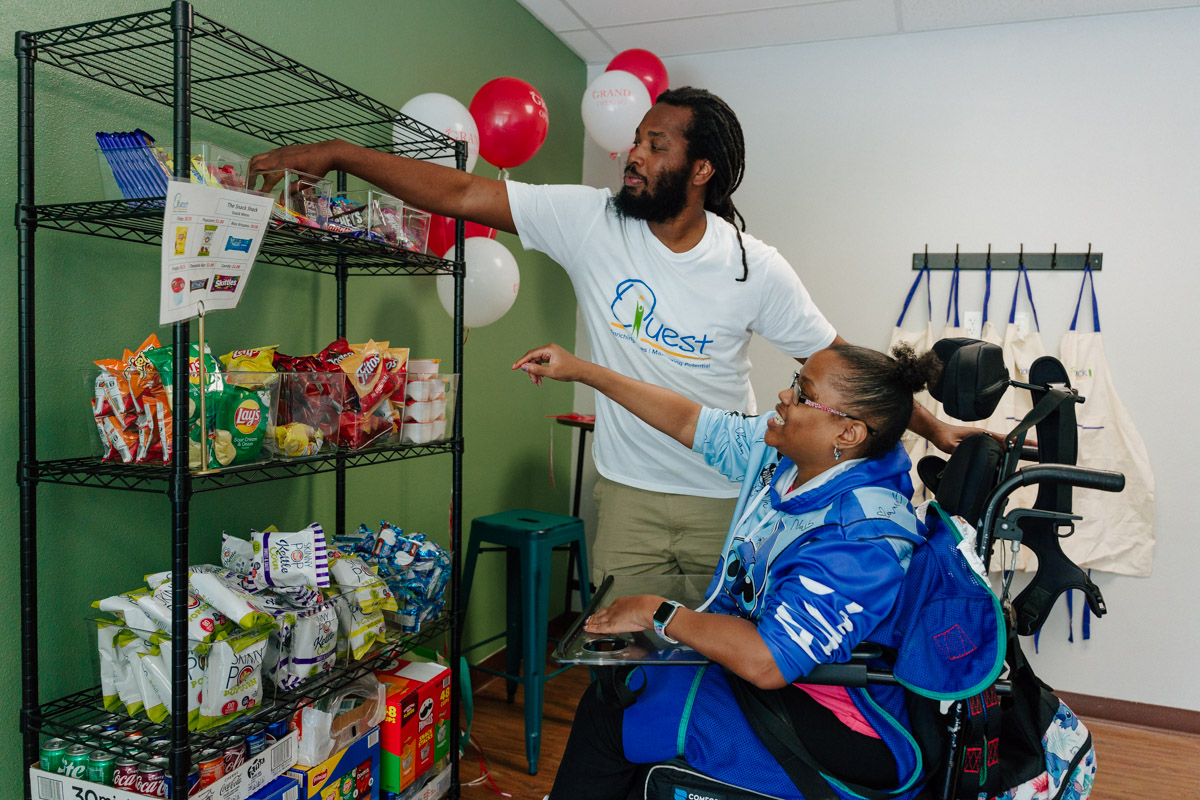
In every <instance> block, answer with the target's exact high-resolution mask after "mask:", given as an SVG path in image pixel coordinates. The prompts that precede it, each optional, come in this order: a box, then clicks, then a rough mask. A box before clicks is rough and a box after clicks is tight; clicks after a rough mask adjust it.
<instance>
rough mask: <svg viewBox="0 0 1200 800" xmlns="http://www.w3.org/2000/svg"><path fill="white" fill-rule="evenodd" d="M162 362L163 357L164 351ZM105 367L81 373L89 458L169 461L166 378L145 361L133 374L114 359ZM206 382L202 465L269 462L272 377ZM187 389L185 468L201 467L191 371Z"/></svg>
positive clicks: (216, 377) (275, 381) (219, 376)
mask: <svg viewBox="0 0 1200 800" xmlns="http://www.w3.org/2000/svg"><path fill="white" fill-rule="evenodd" d="M164 358H165V359H169V358H170V355H169V351H168V352H167V354H166V355H165V356H164ZM210 360H211V359H210ZM104 363H108V366H107V367H106V366H103V365H98V366H97V367H92V368H89V369H86V370H84V372H83V378H82V380H83V382H84V384H85V386H86V392H87V394H88V395H89V396H90V397H91V407H92V421H93V423H94V427H95V430H96V437H95V438H94V440H93V441H94V442H96V454H97V455H98V456H99V457H100V459H101V460H103V461H112V462H117V463H125V464H134V463H143V464H164V463H170V461H171V447H172V445H173V442H174V440H173V438H172V436H173V430H174V418H173V416H172V413H171V402H172V395H171V382H170V379H169V378H168V379H166V380H164V379H163V378H162V376H161V374H160V372H159V370H158V369H157V368H155V367H154V366H153V365H149V364H146V365H143V367H142V368H141V369H137V368H130V367H128V366H127V365H122V366H120V367H119V368H118V364H120V362H116V361H114V362H101V364H104ZM213 363H214V365H215V362H213ZM160 366H163V367H165V364H162V363H160ZM206 378H207V390H206V391H205V396H204V404H205V412H206V414H207V416H208V447H207V448H206V449H207V452H208V459H207V463H206V464H204V465H203V466H204V467H206V468H210V469H219V468H221V467H230V466H237V465H240V464H252V463H255V462H259V461H266V460H269V459H270V458H271V453H272V449H271V448H269V447H265V446H264V445H265V444H266V443H267V442H268V441H270V440H271V439H272V438H273V435H274V427H275V408H276V406H277V405H278V402H279V400H278V398H279V383H280V382H279V376H278V374H276V373H274V372H227V371H221V370H213V371H212V372H208V373H207V374H206ZM189 384H190V385H189V387H188V393H189V397H190V411H191V429H190V432H189V433H190V439H191V447H190V451H189V457H190V461H191V466H192V468H193V469H200V468H201V466H202V465H201V459H202V457H203V456H202V454H201V447H200V427H201V426H200V376H199V373H198V372H197V373H196V374H195V375H194V376H193V377H192V378H191V379H190V381H189Z"/></svg>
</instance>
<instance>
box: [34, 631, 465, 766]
mask: <svg viewBox="0 0 1200 800" xmlns="http://www.w3.org/2000/svg"><path fill="white" fill-rule="evenodd" d="M451 620H452V616H451V614H450V613H444V614H442V616H440V617H438V618H437V619H435V620H432V621H431V622H428V623H426V624H425V625H424V626H423V627H422V629H421V630H420V631H419V632H418V633H414V634H400V633H397V632H396V631H394V630H392V629H389V631H388V642H387V644H385V645H384V646H382V647H380V648H378V649H376V650H374V651H372V652H371V653H370V654H368V655H367V656H365V657H364V658H362V659H359V660H358V661H355V662H353V663H351V664H340V665H338V666H336V667H334V669H333V670H331V671H330V672H328V673H326V674H324V675H322V676H320V677H317V678H313V679H311V680H308V681H306V682H304V683H303V684H301V685H300V686H299V687H298V688H296V689H293V690H292V691H290V692H276V693H275V695H274V697H273V698H272V699H271V700H270V702H264V703H263V707H262V708H261V709H260V710H259V711H257V712H255V713H254V714H252V715H249V716H245V717H239V718H237V719H235V720H233V721H231V722H229V723H227V724H225V725H222V726H220V727H219V728H215V729H213V730H211V731H204V732H191V733H190V734H189V736H188V746H189V748H190V750H191V752H192V754H193V756H194V755H195V754H197V753H201V752H203V751H204V750H207V749H209V748H210V747H213V746H214V745H215V744H216V743H217V742H218V741H220V740H221V739H224V738H225V737H227V736H238V737H244V736H248V735H250V734H253V733H257V732H259V731H264V730H266V728H267V726H268V725H271V724H272V723H275V722H279V721H281V720H290V719H291V718H292V717H293V716H294V715H295V713H296V712H297V711H298V710H299V709H300V708H301V707H303V706H305V705H309V704H310V702H311V703H316V702H320V701H321V700H323V699H324V698H326V697H328V696H329V695H331V694H333V693H334V692H336V691H338V690H340V689H342V688H344V687H345V686H348V685H349V684H351V683H353V682H354V681H356V680H358V679H359V678H361V677H363V676H365V675H368V674H370V673H372V672H374V671H375V669H376V668H377V667H381V666H383V664H384V663H385V662H386V661H388V660H389V659H391V658H394V657H396V656H398V655H401V654H403V653H405V652H407V651H409V650H412V649H413V648H414V647H420V646H421V645H424V644H428V643H429V642H432V641H435V640H436V639H438V638H439V637H441V636H443V635H445V634H446V633H448V632H449V631H450V628H451V625H450V623H451ZM264 680H266V678H265V677H264ZM267 691H268V692H269V691H272V689H271V687H268V688H267ZM109 713H110V712H107V711H105V709H104V702H103V699H102V697H101V694H100V687H98V686H95V687H92V688H90V689H84V690H83V691H80V692H75V693H74V694H70V695H67V696H66V697H63V698H60V699H58V700H53V701H51V702H49V703H45V704H43V705H42V706H41V709H40V722H39V724H38V728H39V730H40V732H41V733H43V734H46V735H48V736H53V737H56V738H59V739H65V740H66V741H68V742H71V743H74V744H84V745H88V746H89V747H91V746H95V740H94V739H93V738H89V737H92V736H94V734H93V733H91V732H89V731H87V730H85V728H86V727H87V726H89V725H95V724H97V723H99V722H101V721H102V720H103V719H104V718H106V717H107V716H108V715H109ZM116 716H119V717H122V718H125V717H124V716H123V715H121V714H117V715H116ZM128 719H134V718H133V717H128ZM155 738H165V739H170V738H171V723H170V720H167V721H166V722H163V723H161V724H158V725H150V726H149V727H148V728H147V730H146V731H145V735H144V736H143V737H141V738H140V739H125V740H122V742H121V744H122V746H123V749H124V751H125V755H126V756H127V757H128V758H132V759H135V760H138V761H149V760H150V759H151V758H153V757H155V756H161V755H166V753H165V752H156V751H155V750H154V748H153V746H151V744H150V741H151V740H152V739H155ZM192 763H193V764H195V763H196V759H195V758H194V757H193V758H192Z"/></svg>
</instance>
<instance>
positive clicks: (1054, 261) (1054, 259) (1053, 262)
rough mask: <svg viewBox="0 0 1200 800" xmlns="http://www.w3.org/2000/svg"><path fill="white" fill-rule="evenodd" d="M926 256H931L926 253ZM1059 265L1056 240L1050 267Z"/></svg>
mask: <svg viewBox="0 0 1200 800" xmlns="http://www.w3.org/2000/svg"><path fill="white" fill-rule="evenodd" d="M927 252H928V251H927ZM925 258H929V256H928V255H926V256H925ZM1057 266H1058V242H1055V243H1054V252H1052V253H1051V254H1050V269H1054V268H1055V267H1057Z"/></svg>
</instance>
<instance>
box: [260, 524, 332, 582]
mask: <svg viewBox="0 0 1200 800" xmlns="http://www.w3.org/2000/svg"><path fill="white" fill-rule="evenodd" d="M250 537H251V541H252V542H253V543H254V567H255V570H256V575H258V576H259V577H260V578H261V580H262V581H263V582H264V583H266V584H267V585H268V586H320V587H327V586H329V562H328V558H327V555H326V552H325V531H324V529H323V528H322V527H321V525H320V523H316V522H314V523H313V524H311V525H309V526H308V527H307V528H305V529H304V530H301V531H295V532H291V533H285V532H280V531H274V532H260V531H251V534H250Z"/></svg>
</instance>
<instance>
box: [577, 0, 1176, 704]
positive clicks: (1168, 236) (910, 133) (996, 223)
mask: <svg viewBox="0 0 1200 800" xmlns="http://www.w3.org/2000/svg"><path fill="white" fill-rule="evenodd" d="M1198 41H1200V10H1197V9H1182V10H1172V11H1161V12H1152V13H1141V14H1125V15H1115V16H1103V17H1092V18H1083V19H1074V20H1061V21H1048V22H1036V23H1026V24H1020V25H1005V26H993V27H986V28H975V29H965V30H957V31H941V32H933V33H925V34H914V35H905V36H894V37H883V38H875V39H862V40H854V41H841V42H828V43H819V44H810V45H799V46H788V47H772V48H762V49H756V50H743V51H737V52H730V53H717V54H710V55H703V56H691V57H681V58H672V59H669V60H666V62H665V63H666V66H667V69H668V71H669V73H670V76H671V85H672V86H682V85H688V84H691V85H696V86H702V87H705V88H708V89H710V90H712V91H714V92H716V93H717V94H719V95H721V96H722V97H724V98H725V99H726V100H727V101H729V103H730V104H731V105H732V106H733V107H734V109H735V110H736V111H737V113H738V115H739V117H740V119H741V122H742V125H743V127H744V129H745V132H746V139H747V153H748V164H747V175H746V179H745V182H744V183H743V186H742V188H741V189H740V190H739V191H738V193H737V195H736V196H735V200H736V202H737V204H738V207H739V209H740V210H741V211H742V213H743V214H744V215H745V217H746V220H747V222H748V224H749V230H750V232H751V233H753V234H754V235H756V236H758V237H759V238H761V239H763V240H765V241H767V242H769V243H771V244H773V245H775V246H776V247H778V248H779V250H780V251H781V252H782V253H783V254H784V255H785V256H786V257H787V258H788V259H789V260H790V261H791V263H792V264H793V266H795V267H796V269H797V270H798V272H799V273H800V275H801V277H802V278H803V280H804V282H805V284H806V285H807V286H808V288H809V290H810V291H811V292H812V294H813V296H814V297H815V299H816V301H817V302H818V304H819V305H820V306H821V308H822V309H823V310H824V312H825V314H826V315H827V316H828V317H829V318H830V320H831V321H832V322H833V323H834V324H835V325H836V326H837V328H838V330H839V332H840V333H841V334H842V335H843V336H845V337H846V338H847V339H849V340H850V341H852V342H855V343H859V344H865V345H870V346H875V347H880V348H882V347H884V346H885V345H886V344H887V341H888V336H889V333H890V331H891V328H892V326H893V325H894V323H895V320H896V317H897V315H898V314H899V310H900V306H901V302H902V300H903V297H904V293H905V291H906V290H907V288H908V285H909V283H910V282H911V280H912V278H913V273H912V272H911V269H910V259H911V255H912V253H914V252H918V251H920V250H921V249H922V247H924V245H925V244H928V245H929V248H930V251H931V252H947V251H950V252H952V251H953V250H954V246H955V244H956V243H958V244H960V245H961V247H962V249H963V251H964V252H966V251H982V250H984V249H986V247H987V245H988V243H991V244H992V246H993V249H994V250H996V251H997V252H1002V251H1015V250H1016V249H1017V248H1018V246H1019V245H1020V244H1022V243H1024V245H1025V249H1026V250H1027V251H1029V252H1035V251H1049V250H1050V249H1051V248H1052V247H1053V245H1054V244H1055V243H1057V244H1058V247H1059V249H1060V250H1062V251H1080V250H1083V249H1086V247H1087V245H1088V243H1089V242H1090V243H1092V245H1093V247H1094V248H1095V249H1096V250H1098V251H1103V253H1104V268H1103V271H1102V272H1101V273H1098V280H1097V289H1098V292H1099V299H1100V311H1101V319H1102V322H1103V323H1104V336H1105V344H1106V347H1107V350H1108V354H1109V360H1110V365H1111V367H1112V372H1113V374H1114V376H1115V379H1116V384H1117V389H1118V391H1119V392H1120V395H1121V397H1122V399H1123V400H1124V402H1125V405H1126V406H1127V407H1128V409H1129V411H1130V413H1131V414H1132V415H1133V418H1134V419H1135V420H1136V422H1137V424H1138V427H1139V429H1140V431H1141V433H1142V435H1143V437H1144V438H1145V440H1146V444H1147V447H1148V449H1149V452H1150V458H1151V462H1152V464H1153V467H1154V472H1155V477H1156V480H1157V509H1156V528H1157V535H1158V544H1157V549H1156V552H1155V559H1154V573H1153V576H1152V577H1150V578H1148V579H1138V578H1126V577H1119V576H1112V575H1101V574H1097V575H1098V577H1097V583H1098V584H1099V585H1100V587H1101V589H1102V591H1103V592H1104V595H1105V599H1106V601H1107V603H1108V607H1109V614H1108V615H1107V616H1106V617H1104V618H1103V619H1102V620H1099V621H1096V622H1095V623H1094V624H1093V626H1092V638H1091V639H1090V640H1089V641H1087V642H1082V641H1080V639H1079V637H1078V635H1077V637H1076V642H1075V644H1073V645H1071V644H1068V643H1067V642H1066V636H1065V632H1066V628H1067V621H1066V615H1065V612H1064V611H1063V610H1061V609H1059V610H1058V611H1056V613H1055V616H1054V617H1052V618H1051V619H1050V621H1049V622H1048V624H1047V626H1046V628H1045V632H1044V634H1043V636H1042V639H1041V652H1040V654H1039V655H1037V656H1034V658H1033V663H1034V666H1035V668H1036V669H1037V670H1038V672H1039V674H1040V675H1041V676H1042V677H1043V679H1044V680H1046V681H1047V682H1049V683H1050V684H1051V685H1053V686H1055V687H1057V688H1061V689H1064V690H1069V691H1074V692H1080V693H1084V694H1091V695H1097V696H1103V697H1114V698H1121V699H1125V700H1133V701H1140V702H1146V703H1154V704H1160V705H1167V706H1176V707H1181V708H1188V709H1200V682H1197V681H1195V680H1194V679H1193V678H1192V677H1191V676H1192V673H1193V672H1194V670H1195V667H1196V665H1197V664H1198V663H1200V644H1197V638H1198V637H1197V636H1196V630H1197V622H1196V621H1197V619H1200V596H1198V595H1197V593H1196V592H1195V591H1194V590H1193V589H1192V586H1193V585H1194V584H1193V581H1192V575H1191V570H1192V569H1193V567H1194V566H1195V565H1196V564H1197V563H1198V562H1200V535H1197V532H1196V530H1195V529H1196V527H1197V525H1196V520H1195V519H1194V518H1193V517H1191V516H1190V512H1189V511H1188V504H1187V503H1186V502H1185V501H1186V498H1187V497H1188V496H1190V494H1191V493H1192V492H1195V491H1197V478H1200V470H1197V468H1196V467H1195V466H1194V458H1195V452H1196V451H1197V446H1198V445H1200V434H1198V433H1197V428H1198V425H1200V423H1198V421H1197V415H1196V414H1195V413H1194V409H1195V407H1196V403H1195V398H1196V397H1200V378H1198V377H1197V369H1196V367H1197V364H1198V359H1197V356H1196V355H1195V353H1194V349H1193V346H1192V345H1191V344H1190V341H1191V340H1192V339H1193V338H1194V337H1195V336H1196V317H1197V308H1198V304H1197V299H1198V298H1200V277H1197V272H1198V268H1200V239H1198V238H1197V233H1196V232H1197V231H1198V230H1200V225H1198V224H1197V223H1198V219H1200V147H1198V142H1200V91H1198V88H1197V83H1196V81H1197V75H1200V48H1198V47H1197V46H1196V42H1198ZM599 69H600V68H598V67H594V68H592V74H593V75H594V74H595V72H597V71H598V70H599ZM584 174H585V179H586V180H587V182H589V183H591V184H593V185H607V186H611V187H614V188H615V187H616V185H617V182H618V173H617V170H616V168H615V167H614V165H613V163H612V162H611V161H610V160H609V159H608V158H607V156H606V155H605V154H603V153H601V152H600V148H599V147H597V146H596V145H595V144H592V143H590V142H589V145H588V149H587V155H586V158H585V169H584ZM963 274H964V278H963V285H962V288H961V294H962V308H963V309H964V310H965V309H968V308H970V309H978V308H979V307H980V306H981V301H982V283H983V276H982V274H981V273H963ZM1014 277H1015V274H1014V273H997V275H996V280H995V281H994V285H993V295H992V303H991V309H990V316H991V317H992V318H993V319H996V320H997V321H998V322H1003V321H1004V320H1005V319H1007V313H1008V307H1009V303H1010V301H1011V297H1012V287H1013V279H1014ZM1032 280H1033V290H1034V297H1035V300H1036V302H1037V308H1038V313H1039V316H1040V320H1041V325H1042V334H1043V338H1044V340H1045V342H1046V344H1047V346H1048V348H1049V349H1050V351H1051V352H1056V351H1057V342H1058V339H1059V336H1060V335H1061V333H1062V331H1063V330H1064V329H1065V328H1066V326H1067V325H1068V324H1069V321H1070V314H1071V309H1072V308H1073V306H1074V301H1075V293H1076V292H1077V290H1078V281H1079V273H1056V274H1050V273H1032ZM948 281H949V273H936V274H935V281H934V307H935V311H934V314H935V318H937V319H939V321H940V319H941V315H942V314H944V311H945V303H946V299H947V298H946V294H947V287H948ZM939 306H940V308H939ZM1001 327H1003V326H1002V325H1001ZM580 337H581V348H582V350H583V352H585V353H586V342H583V341H582V337H583V332H582V328H581V329H580ZM752 355H753V358H754V363H755V365H756V367H755V373H754V384H755V390H756V392H757V393H758V396H759V398H760V405H762V406H764V407H769V403H766V404H763V403H761V401H762V400H764V399H769V398H770V397H771V396H772V395H773V394H774V393H775V392H776V391H778V389H779V388H780V387H782V386H783V385H784V384H785V382H786V381H787V380H788V379H789V378H790V375H791V372H792V368H793V364H792V362H791V361H790V360H789V359H787V358H784V357H782V356H781V355H780V354H779V353H777V352H775V351H774V349H773V348H772V347H771V346H770V345H768V344H766V343H765V342H762V341H761V340H759V341H756V343H755V346H754V349H753V350H752ZM588 391H589V390H584V391H581V392H579V393H578V395H577V398H578V403H577V408H578V409H579V410H581V411H589V410H590V409H591V398H590V397H588V396H587V392H588ZM593 481H594V472H592V471H591V469H590V466H589V470H588V474H587V477H585V487H584V511H583V513H584V514H585V515H590V514H592V513H593V512H592V508H591V502H590V492H591V484H592V482H593ZM590 519H592V520H594V516H593V517H590ZM589 527H590V523H589ZM1076 631H1077V633H1078V628H1076ZM1026 649H1027V650H1029V651H1030V652H1032V650H1033V648H1032V646H1029V647H1027V648H1026Z"/></svg>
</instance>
